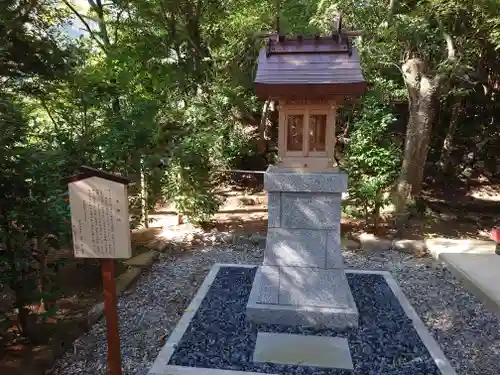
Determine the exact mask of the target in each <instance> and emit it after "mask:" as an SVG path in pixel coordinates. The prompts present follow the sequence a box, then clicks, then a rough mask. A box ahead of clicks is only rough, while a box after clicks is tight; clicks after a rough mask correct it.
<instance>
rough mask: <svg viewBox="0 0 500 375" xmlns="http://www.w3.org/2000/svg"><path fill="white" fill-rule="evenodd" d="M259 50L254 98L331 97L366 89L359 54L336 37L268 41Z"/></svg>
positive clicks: (355, 94) (352, 93)
mask: <svg viewBox="0 0 500 375" xmlns="http://www.w3.org/2000/svg"><path fill="white" fill-rule="evenodd" d="M269 43H270V44H268V46H267V47H265V48H263V49H261V51H260V54H259V65H258V69H257V76H256V78H255V84H256V91H257V95H259V96H260V97H262V98H265V99H267V98H268V97H294V98H295V97H300V98H334V97H341V96H355V97H357V96H360V95H362V94H363V93H364V91H365V90H366V82H365V79H364V78H363V74H362V73H361V67H360V61H359V56H358V52H357V50H356V48H355V47H352V46H351V45H350V43H349V41H347V40H345V39H344V40H342V41H340V42H339V40H338V39H337V38H335V37H328V38H327V37H321V38H318V37H316V38H307V39H305V38H303V39H302V40H300V39H299V40H298V39H293V40H288V39H282V40H281V41H278V40H276V41H273V40H270V41H269Z"/></svg>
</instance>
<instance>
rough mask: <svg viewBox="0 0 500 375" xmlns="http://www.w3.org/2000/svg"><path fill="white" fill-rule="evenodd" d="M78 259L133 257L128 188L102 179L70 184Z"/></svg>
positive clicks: (90, 178)
mask: <svg viewBox="0 0 500 375" xmlns="http://www.w3.org/2000/svg"><path fill="white" fill-rule="evenodd" d="M68 187H69V199H70V209H71V226H72V232H73V248H74V253H75V257H77V258H130V257H131V256H132V249H131V245H130V226H129V213H128V195H127V186H126V185H125V184H123V183H120V182H116V181H111V180H108V179H104V178H101V177H95V176H94V177H87V178H84V179H80V180H76V181H73V182H70V183H69V184H68Z"/></svg>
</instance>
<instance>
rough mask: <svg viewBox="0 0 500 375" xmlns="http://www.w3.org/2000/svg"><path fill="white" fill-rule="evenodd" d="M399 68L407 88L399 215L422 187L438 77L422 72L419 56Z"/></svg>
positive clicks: (398, 195)
mask: <svg viewBox="0 0 500 375" xmlns="http://www.w3.org/2000/svg"><path fill="white" fill-rule="evenodd" d="M402 71H403V78H404V80H405V83H406V87H407V90H408V110H409V120H408V125H407V129H406V140H405V150H404V158H403V165H402V167H401V173H400V175H399V180H398V183H397V186H396V191H395V195H394V198H395V202H394V203H395V208H396V214H399V215H400V214H403V213H405V211H406V208H407V206H408V204H409V203H411V202H412V200H413V198H414V197H416V196H418V195H419V194H420V191H421V189H422V181H423V177H424V167H425V162H426V160H427V152H428V149H429V139H430V134H431V129H432V122H433V119H434V116H435V113H436V95H437V93H438V89H439V81H440V80H439V79H438V77H435V78H429V77H427V76H426V75H425V64H424V62H423V61H421V60H419V59H410V60H408V61H407V62H406V63H405V64H404V65H403V67H402Z"/></svg>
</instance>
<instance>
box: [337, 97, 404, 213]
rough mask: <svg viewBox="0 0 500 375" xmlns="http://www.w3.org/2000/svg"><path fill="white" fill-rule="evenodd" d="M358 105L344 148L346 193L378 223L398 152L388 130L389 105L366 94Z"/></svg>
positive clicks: (398, 161) (355, 204) (391, 181)
mask: <svg viewBox="0 0 500 375" xmlns="http://www.w3.org/2000/svg"><path fill="white" fill-rule="evenodd" d="M361 105H362V108H361V110H360V111H359V113H357V114H356V116H355V118H354V120H353V124H352V125H351V126H352V132H351V136H350V138H349V142H348V143H347V150H346V169H347V172H348V175H349V196H350V197H351V198H352V201H351V202H352V203H353V204H354V207H358V208H361V209H362V211H363V212H362V213H363V216H364V217H365V219H366V220H368V218H373V219H374V222H375V223H377V220H378V216H379V211H380V208H381V207H382V206H383V205H384V204H386V203H387V202H386V200H385V199H384V194H383V193H384V192H385V191H386V190H387V189H388V188H389V187H390V186H391V184H392V183H393V182H394V180H395V178H396V177H397V173H398V169H399V166H400V162H401V152H400V150H399V149H398V148H397V147H396V146H395V145H394V144H393V143H392V142H391V140H390V135H389V132H388V130H389V126H390V125H391V124H392V123H393V122H394V120H395V118H394V116H393V115H392V113H391V111H390V109H389V108H388V107H387V106H386V105H384V104H381V103H380V101H379V100H377V98H376V97H374V96H373V95H367V96H365V98H364V100H363V102H362V104H361Z"/></svg>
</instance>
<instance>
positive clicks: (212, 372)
mask: <svg viewBox="0 0 500 375" xmlns="http://www.w3.org/2000/svg"><path fill="white" fill-rule="evenodd" d="M148 375H262V373H261V372H247V371H233V370H219V369H216V368H202V367H183V366H171V365H168V366H166V367H165V369H164V370H163V371H162V372H158V373H156V372H155V373H153V372H148ZM269 375H273V374H269Z"/></svg>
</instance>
